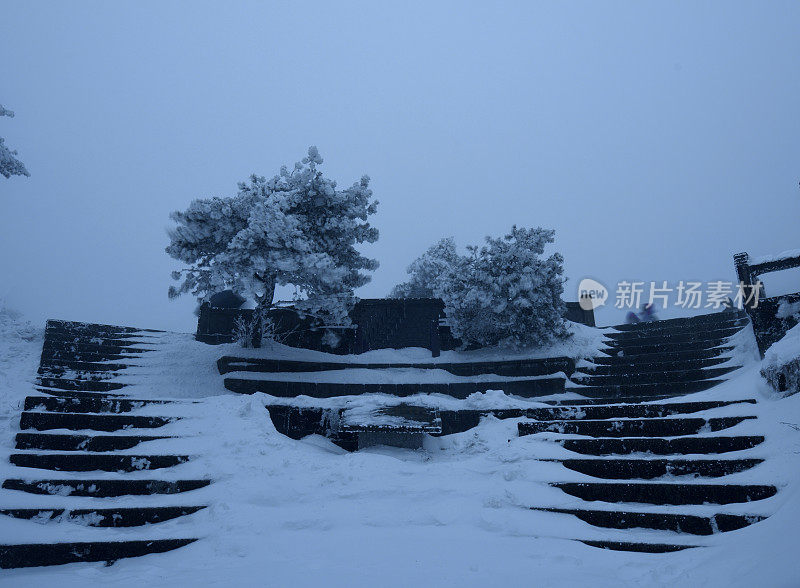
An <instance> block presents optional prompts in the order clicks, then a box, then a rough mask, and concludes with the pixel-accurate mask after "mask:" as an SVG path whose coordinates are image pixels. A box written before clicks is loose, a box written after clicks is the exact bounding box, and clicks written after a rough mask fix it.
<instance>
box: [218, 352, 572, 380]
mask: <svg viewBox="0 0 800 588" xmlns="http://www.w3.org/2000/svg"><path fill="white" fill-rule="evenodd" d="M217 368H218V369H219V373H220V374H223V375H224V374H227V373H230V372H262V373H281V372H290V373H297V372H321V371H334V370H346V369H369V370H386V369H424V370H443V371H446V372H449V373H451V374H453V375H456V376H466V377H469V376H479V375H483V374H494V375H497V376H508V377H524V376H544V375H548V374H556V373H566V374H571V373H572V372H573V371H574V370H575V360H573V359H571V358H569V357H552V358H544V359H517V360H506V361H475V362H458V363H454V362H422V363H352V362H330V361H328V362H321V361H319V362H317V361H296V360H285V359H262V358H249V357H234V356H224V357H221V358H220V359H219V361H217Z"/></svg>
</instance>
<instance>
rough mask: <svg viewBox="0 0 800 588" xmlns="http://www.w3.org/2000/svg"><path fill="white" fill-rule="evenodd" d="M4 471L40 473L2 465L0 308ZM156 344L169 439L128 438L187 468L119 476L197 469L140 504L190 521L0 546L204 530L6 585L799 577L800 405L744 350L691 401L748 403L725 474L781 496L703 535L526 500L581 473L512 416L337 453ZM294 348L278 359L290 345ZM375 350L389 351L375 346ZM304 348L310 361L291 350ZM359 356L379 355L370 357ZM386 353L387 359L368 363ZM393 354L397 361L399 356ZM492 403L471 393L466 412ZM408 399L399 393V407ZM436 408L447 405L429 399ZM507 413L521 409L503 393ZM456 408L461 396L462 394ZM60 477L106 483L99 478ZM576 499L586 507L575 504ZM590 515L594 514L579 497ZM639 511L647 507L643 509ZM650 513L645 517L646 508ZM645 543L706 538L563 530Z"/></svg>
mask: <svg viewBox="0 0 800 588" xmlns="http://www.w3.org/2000/svg"><path fill="white" fill-rule="evenodd" d="M0 317H2V322H0V325H1V327H0V328H2V333H0V341H2V343H1V344H2V348H0V409H1V410H2V417H3V431H2V433H3V435H2V447H0V450H1V451H2V454H0V478H6V477H9V476H14V477H30V478H41V477H46V476H48V474H49V473H48V472H46V471H44V470H32V469H31V470H22V469H20V468H12V467H11V466H10V464H9V463H8V454H9V453H10V452H11V451H12V448H13V443H12V442H13V434H14V433H15V432H16V431H17V428H18V417H19V411H20V410H21V402H22V399H23V398H24V396H25V395H27V394H29V393H31V392H32V391H33V386H32V382H33V379H34V376H35V372H36V366H37V363H38V359H39V353H40V351H41V333H42V329H41V328H39V327H31V326H29V325H26V324H25V323H24V322H23V321H21V320H20V319H19V318H18V317H14V316H13V315H10V314H8V313H6V314H2V315H0ZM151 342H157V343H158V344H159V345H158V347H159V349H160V350H159V351H158V352H156V353H150V354H146V356H145V357H144V358H142V359H141V360H140V361H137V363H139V364H140V367H138V368H131V369H130V370H128V371H127V372H128V373H126V375H125V376H124V377H123V378H125V379H130V381H132V382H133V381H135V382H136V385H134V386H132V387H130V388H126V389H125V392H129V393H130V394H131V396H134V397H139V398H145V397H151V398H152V397H160V398H164V397H171V398H177V399H181V400H182V401H181V402H180V403H179V404H175V405H170V406H169V407H153V406H148V407H146V408H144V409H141V410H140V411H139V413H140V414H180V415H183V416H185V418H184V419H182V420H180V421H177V422H174V423H171V424H169V425H167V426H166V427H164V428H162V429H159V430H158V434H162V433H163V434H170V433H174V434H180V435H184V436H185V437H184V438H183V439H174V440H168V441H157V442H151V443H149V444H144V445H140V446H138V447H137V448H135V449H134V450H130V451H128V452H129V453H146V452H150V453H162V452H163V453H184V452H185V453H187V454H189V455H193V456H195V459H193V460H192V461H190V462H188V463H186V464H183V465H180V466H177V467H174V468H170V469H166V470H155V471H154V472H142V473H136V474H126V476H131V477H142V478H151V477H158V478H162V479H177V478H192V477H209V478H212V479H213V480H214V483H213V484H211V485H210V486H209V487H207V488H204V489H201V490H197V491H193V492H190V493H184V494H179V495H173V496H151V497H137V498H136V499H135V503H136V504H143V503H144V500H142V499H143V498H145V499H147V500H148V501H149V503H152V504H153V505H169V504H184V505H188V504H208V505H209V507H208V508H207V509H205V510H202V511H200V512H198V513H196V514H194V515H191V516H186V517H181V518H179V519H175V520H172V521H168V522H165V523H160V524H158V525H153V526H148V527H138V528H128V529H96V528H91V527H84V526H82V525H79V524H75V523H62V524H55V523H49V524H42V525H38V524H35V523H31V522H29V521H18V520H14V519H9V518H7V517H0V542H2V543H5V542H9V543H22V542H28V541H31V542H33V541H35V542H43V541H69V540H73V541H90V540H95V539H96V540H114V539H117V540H121V539H139V538H161V537H200V538H201V540H200V541H198V542H196V543H194V544H192V545H189V546H188V547H184V548H181V549H179V550H176V551H173V552H169V553H165V554H158V555H149V556H146V557H143V558H135V559H129V560H120V561H118V562H117V563H115V564H114V565H113V566H110V567H106V566H104V565H103V564H102V563H96V564H71V565H67V566H59V567H53V568H34V569H22V570H10V571H2V572H0V584H3V585H9V586H49V585H59V586H61V587H70V586H81V587H83V586H86V585H102V586H141V585H150V586H194V585H197V586H264V585H268V586H287V585H291V586H306V585H326V586H345V585H347V586H359V585H380V586H409V585H425V586H428V585H433V586H486V585H507V586H582V587H585V586H702V585H705V586H754V585H760V586H769V587H772V586H787V587H788V586H797V585H798V584H800V559H799V558H798V557H797V546H798V545H799V544H800V395H798V396H795V397H789V398H785V399H779V398H776V397H775V396H774V395H773V394H771V392H770V391H769V389H768V388H767V387H766V386H765V384H764V383H763V381H762V380H761V378H760V376H759V375H758V363H757V362H756V361H754V360H753V359H752V354H751V353H750V352H748V351H747V350H746V349H745V350H744V351H740V353H739V355H737V359H741V360H742V361H743V362H746V363H747V365H746V367H745V369H744V370H741V371H740V372H737V374H738V375H737V377H736V378H735V379H734V380H732V381H730V382H728V383H725V384H723V385H721V386H719V387H717V388H714V389H713V390H710V391H706V392H702V393H698V394H695V395H692V396H690V397H687V399H698V400H700V399H704V398H712V397H713V398H744V397H756V398H758V399H759V403H758V404H757V405H755V406H753V405H744V406H742V405H738V406H737V405H734V406H731V407H727V408H726V409H725V410H724V411H716V412H715V416H721V415H722V414H731V415H735V414H745V413H747V414H757V415H758V416H759V419H758V420H757V421H745V422H743V423H741V424H739V425H737V426H736V427H735V428H732V429H728V430H726V433H731V434H737V433H741V434H748V433H752V434H764V435H766V437H767V440H766V442H765V443H764V444H762V445H761V446H759V447H758V448H757V451H755V452H753V453H752V456H753V457H761V456H763V457H766V458H767V461H766V462H765V463H764V464H761V465H760V466H757V467H756V468H753V469H752V470H749V471H747V472H742V473H740V474H736V475H735V476H731V477H730V478H729V479H730V481H737V482H753V483H776V484H777V485H779V487H780V492H779V493H778V494H777V496H775V497H773V498H771V499H769V500H765V501H761V502H757V503H752V504H750V505H748V504H744V505H730V508H729V507H723V508H720V507H709V509H708V511H709V513H711V512H718V511H724V512H748V513H754V514H759V513H763V514H772V516H771V517H770V518H769V519H767V520H765V521H763V522H761V523H758V524H755V525H753V526H751V527H749V528H746V529H742V530H739V531H734V532H730V533H725V534H721V535H716V536H712V537H687V536H681V535H674V534H671V535H665V534H664V533H659V534H657V537H658V538H657V539H654V538H653V537H654V536H656V534H655V533H654V532H648V531H614V530H610V529H606V530H603V529H597V528H595V527H591V526H589V525H587V524H584V523H583V522H581V521H579V520H577V519H575V518H572V517H570V516H567V515H558V514H552V513H541V512H533V511H530V510H528V509H527V507H528V506H532V505H536V506H548V505H549V506H567V507H568V506H574V505H576V504H578V501H577V499H574V498H573V497H570V496H568V495H566V494H564V493H562V492H561V491H559V490H556V489H553V488H550V487H548V486H547V485H546V482H547V481H556V480H560V481H579V480H585V479H587V478H586V477H585V476H582V475H581V474H578V473H577V472H572V471H569V470H566V469H565V468H562V467H560V466H558V465H557V464H553V463H548V462H542V461H537V458H552V457H566V456H568V455H570V456H574V454H569V453H568V452H566V451H565V450H563V449H562V448H560V447H559V446H556V445H554V444H551V443H548V442H547V441H546V439H547V438H548V434H539V435H534V436H527V437H522V438H520V437H518V436H517V434H516V425H517V420H516V419H510V420H504V421H501V420H497V419H492V418H489V419H485V420H484V421H483V422H482V424H481V425H480V426H479V427H477V428H475V429H473V430H471V431H468V432H466V433H462V434H458V435H451V436H448V437H443V438H439V439H433V438H431V439H429V440H428V441H427V443H426V447H425V449H424V450H421V451H412V450H400V449H389V448H376V449H372V450H364V451H359V452H357V453H346V452H344V451H343V450H341V449H339V448H338V447H336V446H334V445H333V444H331V443H330V442H329V441H328V440H326V439H324V438H321V437H316V436H312V437H309V438H307V439H305V440H303V441H299V442H297V441H292V440H291V439H288V438H286V437H284V436H282V435H280V434H278V433H277V432H276V431H275V429H274V427H273V425H272V423H271V421H270V419H269V415H268V413H267V411H266V409H265V408H264V404H265V403H266V402H268V401H269V398H268V397H266V396H264V395H262V394H257V395H254V396H239V395H234V394H231V393H228V392H227V391H226V390H225V389H224V388H223V385H222V379H223V378H222V376H220V375H219V374H218V373H217V371H216V367H215V364H214V362H215V361H216V359H217V358H218V357H219V356H221V355H222V354H224V353H229V352H231V351H234V349H232V348H231V349H225V348H222V347H213V346H207V345H203V344H200V343H197V342H195V341H193V340H192V338H191V336H189V335H178V334H163V335H157V336H156V337H155V338H154V339H152V340H151ZM287 353H290V352H287ZM376 353H381V354H383V355H384V356H388V355H392V354H391V353H390V352H376ZM298 355H299V356H307V354H306V352H298ZM372 361H376V359H373V360H372ZM381 361H383V360H381ZM395 361H407V359H401V358H399V357H397V356H395ZM493 395H494V396H495V398H494V400H497V399H498V398H497V397H496V394H495V393H488V394H486V395H477V396H483V397H484V400H481V399H480V398H477V397H476V398H472V399H470V401H471V402H472V403H473V404H475V405H481V404H482V403H483V402H484V401H491V400H493V399H492V398H491V397H492V396H493ZM406 400H408V399H406ZM429 401H430V402H432V403H437V402H442V403H446V402H450V401H448V400H445V399H443V398H442V399H429ZM508 401H509V402H511V403H514V402H519V401H517V400H514V399H509V400H508ZM468 402H469V401H468ZM56 475H57V476H58V477H65V478H94V477H115V474H110V473H87V474H81V473H78V474H69V473H59V474H56ZM133 502H134V501H133V500H130V501H129V499H128V498H124V497H123V498H120V499H113V500H111V501H110V500H108V499H92V498H69V504H70V505H71V506H72V507H74V508H80V507H83V506H97V505H101V504H102V505H109V504H111V503H113V504H114V505H119V506H125V505H126V504H128V503H131V504H132V503H133ZM50 504H52V505H53V506H54V507H55V506H63V505H64V499H63V498H62V497H58V496H53V497H49V496H33V495H28V494H25V493H22V492H14V491H7V490H0V506H2V507H11V506H17V507H23V506H45V505H50ZM584 505H586V503H584ZM590 507H591V508H603V506H602V503H592V504H591V506H590ZM640 510H646V508H642V509H640ZM654 510H656V509H654ZM600 536H603V537H606V538H616V539H619V540H628V541H632V540H637V539H638V540H654V541H655V540H659V541H663V539H664V537H665V536H669V537H670V538H671V539H674V541H675V542H686V543H694V544H702V545H706V547H704V548H702V549H692V550H686V551H683V552H677V553H671V554H655V555H650V554H637V553H624V552H613V551H604V550H599V549H596V548H593V547H588V546H586V545H583V544H581V543H578V542H576V541H572V540H570V538H572V537H583V538H593V537H594V538H596V537H600Z"/></svg>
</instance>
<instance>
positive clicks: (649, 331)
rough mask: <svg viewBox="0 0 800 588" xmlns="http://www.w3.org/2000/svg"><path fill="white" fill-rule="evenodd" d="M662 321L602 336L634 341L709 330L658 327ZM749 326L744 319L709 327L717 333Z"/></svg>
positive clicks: (748, 322) (688, 327)
mask: <svg viewBox="0 0 800 588" xmlns="http://www.w3.org/2000/svg"><path fill="white" fill-rule="evenodd" d="M662 322H664V321H658V323H654V324H652V325H651V326H649V327H648V328H640V329H635V330H623V331H617V330H614V331H606V332H604V333H603V335H604V336H605V337H607V338H609V339H616V340H620V341H624V340H634V339H641V338H645V337H670V336H672V335H686V334H694V333H698V332H704V331H708V330H709V329H708V328H707V327H706V326H704V325H701V326H700V327H698V326H696V325H688V326H683V327H674V326H673V327H669V326H659V325H660V324H661V323H662ZM748 324H750V319H749V318H747V317H745V318H734V319H728V320H721V321H719V322H716V323H712V324H711V325H710V327H711V328H712V330H715V331H719V330H723V329H737V330H741V329H743V328H744V327H746V326H747V325H748Z"/></svg>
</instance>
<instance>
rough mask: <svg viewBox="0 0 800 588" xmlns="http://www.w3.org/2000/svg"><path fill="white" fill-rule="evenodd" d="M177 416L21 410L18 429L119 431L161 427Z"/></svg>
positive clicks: (174, 419)
mask: <svg viewBox="0 0 800 588" xmlns="http://www.w3.org/2000/svg"><path fill="white" fill-rule="evenodd" d="M176 420H179V417H157V416H132V415H116V414H86V413H72V412H23V413H22V417H21V418H20V421H19V427H20V429H36V430H37V431H48V430H52V429H68V430H70V431H83V430H90V431H106V432H110V431H119V430H121V429H126V428H134V429H155V428H158V427H163V426H164V425H166V424H169V423H171V422H173V421H176Z"/></svg>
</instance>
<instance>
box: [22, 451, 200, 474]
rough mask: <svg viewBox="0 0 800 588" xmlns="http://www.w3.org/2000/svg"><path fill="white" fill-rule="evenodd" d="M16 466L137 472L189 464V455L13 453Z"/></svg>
mask: <svg viewBox="0 0 800 588" xmlns="http://www.w3.org/2000/svg"><path fill="white" fill-rule="evenodd" d="M9 459H10V461H11V463H12V464H13V465H15V466H18V467H21V468H38V469H45V470H54V471H64V472H92V471H104V472H136V471H141V470H156V469H161V468H171V467H174V466H176V465H180V464H182V463H186V462H187V461H189V456H188V455H128V454H125V455H108V454H97V453H89V454H82V453H67V454H57V453H45V454H41V453H13V454H11V456H10V458H9Z"/></svg>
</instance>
